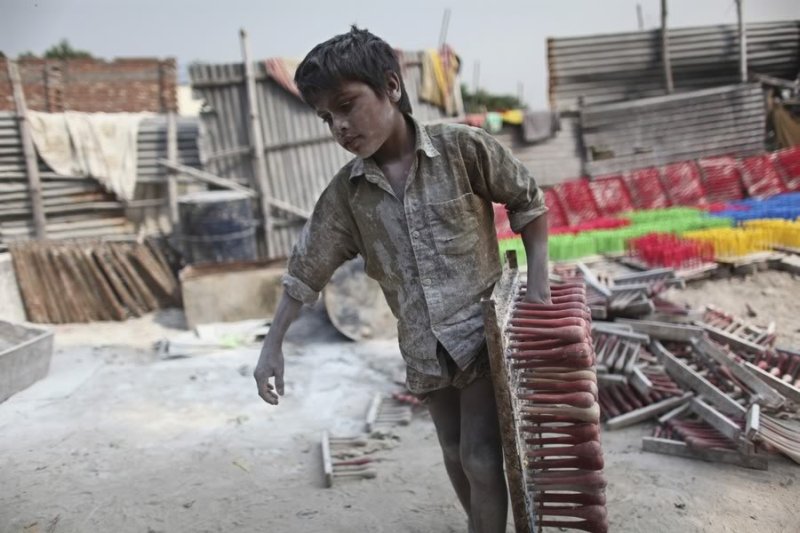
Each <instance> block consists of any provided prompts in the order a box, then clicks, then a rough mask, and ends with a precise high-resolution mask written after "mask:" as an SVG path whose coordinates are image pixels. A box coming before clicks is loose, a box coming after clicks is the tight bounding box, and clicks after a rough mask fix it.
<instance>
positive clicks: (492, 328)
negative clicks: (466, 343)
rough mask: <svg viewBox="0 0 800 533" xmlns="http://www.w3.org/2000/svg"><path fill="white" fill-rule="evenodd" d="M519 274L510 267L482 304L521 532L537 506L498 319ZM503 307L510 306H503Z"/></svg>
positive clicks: (529, 525)
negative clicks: (531, 505) (531, 504)
mask: <svg viewBox="0 0 800 533" xmlns="http://www.w3.org/2000/svg"><path fill="white" fill-rule="evenodd" d="M517 276H518V272H517V271H516V270H506V271H505V272H504V274H503V277H502V278H501V280H500V282H498V284H497V285H496V286H495V289H494V291H493V293H492V297H491V298H484V299H483V300H482V302H481V305H482V308H483V320H484V328H485V330H486V343H487V346H488V351H489V366H490V368H491V374H492V383H493V385H494V394H495V401H496V403H497V414H498V418H499V421H500V437H501V440H502V443H503V456H504V458H505V465H506V468H505V471H506V478H507V480H508V490H509V495H510V497H511V510H512V514H513V516H514V526H515V531H516V532H517V533H532V532H533V524H534V523H535V522H534V516H533V510H532V509H531V510H529V509H528V503H527V495H526V483H525V476H524V465H523V464H522V458H521V457H520V455H519V452H518V448H517V446H518V443H517V435H518V434H519V433H518V432H517V428H516V421H515V419H514V408H513V404H512V402H513V399H512V392H511V389H510V385H509V383H510V380H509V375H508V367H507V366H506V361H505V342H504V340H503V335H502V329H503V326H502V324H501V323H499V322H498V313H497V304H496V301H497V300H500V301H504V300H502V298H501V295H502V296H505V298H506V300H505V301H510V299H511V298H510V295H511V294H513V288H514V287H515V286H516V278H517ZM503 311H506V310H505V309H503ZM505 314H506V313H505V312H504V313H503V316H504V318H505Z"/></svg>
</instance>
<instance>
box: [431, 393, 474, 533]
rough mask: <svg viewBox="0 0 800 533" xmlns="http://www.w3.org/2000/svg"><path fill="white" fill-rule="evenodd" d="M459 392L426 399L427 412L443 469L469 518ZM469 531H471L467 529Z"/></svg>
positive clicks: (468, 496)
mask: <svg viewBox="0 0 800 533" xmlns="http://www.w3.org/2000/svg"><path fill="white" fill-rule="evenodd" d="M460 396H461V391H459V390H458V389H456V388H454V387H447V388H445V389H440V390H437V391H434V392H432V393H430V394H429V395H428V411H429V412H430V413H431V418H432V419H433V424H434V425H435V426H436V434H437V435H438V437H439V446H441V448H442V455H443V456H444V467H445V469H447V475H448V476H449V477H450V482H451V483H452V484H453V488H454V489H455V490H456V495H457V496H458V499H459V501H460V502H461V505H462V506H464V511H466V512H467V515H469V514H470V512H469V510H470V490H469V480H468V479H467V476H466V474H465V473H464V467H463V466H462V465H461V399H460ZM470 531H472V528H471V527H470Z"/></svg>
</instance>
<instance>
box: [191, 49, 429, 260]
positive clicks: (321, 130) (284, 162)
mask: <svg viewBox="0 0 800 533" xmlns="http://www.w3.org/2000/svg"><path fill="white" fill-rule="evenodd" d="M403 57H404V60H405V61H404V68H403V79H404V82H405V86H406V90H407V91H408V94H409V98H410V99H411V105H412V107H413V110H414V116H415V117H416V118H417V119H418V120H420V121H422V122H427V121H434V120H440V119H442V118H443V117H444V113H443V111H442V110H440V109H439V108H438V107H435V106H433V105H430V104H427V103H423V102H420V101H419V97H418V88H419V86H420V76H421V71H422V69H421V61H420V54H419V53H416V52H413V53H405V52H404V53H403ZM254 67H255V69H254V72H255V79H256V93H257V98H258V106H259V113H260V120H261V131H262V134H263V137H264V152H265V157H266V163H267V175H268V181H269V186H270V188H271V190H270V191H269V193H270V194H271V196H272V197H273V198H275V199H277V200H280V201H283V202H287V203H289V204H291V205H292V206H294V207H297V208H300V209H302V210H304V211H307V212H310V211H311V210H312V209H313V207H314V204H315V202H316V200H317V198H318V197H319V195H320V194H321V193H322V191H323V189H324V188H325V186H326V185H327V184H328V183H329V181H330V179H331V178H332V177H333V175H334V174H335V173H336V171H337V170H339V169H340V168H341V167H342V166H343V165H345V164H346V163H347V162H348V161H349V160H350V159H352V157H353V156H352V155H351V154H349V153H348V152H346V151H345V150H344V149H343V148H341V147H340V146H339V145H338V144H336V142H335V141H334V140H333V138H332V137H331V134H330V133H329V131H328V128H327V126H326V125H325V124H324V123H323V122H322V121H321V120H320V119H319V117H317V116H316V114H315V113H314V112H313V111H312V110H311V109H310V108H309V107H308V106H307V105H306V104H305V103H303V102H302V101H300V100H299V99H298V98H297V97H295V96H294V95H292V94H290V93H289V92H287V91H286V90H285V89H284V88H282V87H281V86H280V85H278V84H277V83H276V82H274V81H273V80H272V79H271V78H269V77H268V76H267V74H266V69H265V68H264V64H263V62H256V63H254ZM189 76H190V78H191V82H192V89H193V90H194V91H195V92H196V93H197V94H198V95H199V96H200V97H201V98H203V99H204V100H205V106H204V108H203V110H202V111H201V114H200V119H201V140H200V147H201V157H202V160H203V164H204V168H205V169H206V170H207V171H209V172H211V173H213V174H216V175H218V176H221V177H224V178H230V179H234V180H237V181H239V182H241V183H242V184H249V185H252V184H253V183H254V177H253V165H252V154H251V149H250V139H249V137H250V135H249V132H248V114H247V113H248V107H247V96H246V95H247V93H246V86H245V76H244V65H243V64H242V63H233V64H221V65H210V64H196V65H192V66H191V67H190V68H189ZM274 215H276V217H277V216H282V213H280V212H279V211H274ZM301 227H302V221H300V220H297V219H294V220H290V219H284V220H280V219H278V220H276V223H275V231H274V234H273V236H272V242H271V244H270V248H271V255H272V256H274V257H278V256H287V255H289V253H290V252H291V247H292V245H293V244H294V240H295V238H296V236H297V233H298V231H299V229H300V228H301Z"/></svg>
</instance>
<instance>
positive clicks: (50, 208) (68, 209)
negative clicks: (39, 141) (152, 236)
mask: <svg viewBox="0 0 800 533" xmlns="http://www.w3.org/2000/svg"><path fill="white" fill-rule="evenodd" d="M39 172H40V177H41V183H42V198H43V203H44V209H45V214H46V217H47V235H48V237H49V238H54V239H57V238H64V237H95V236H105V235H118V234H120V233H126V232H128V231H129V229H130V228H129V225H128V223H127V221H126V220H125V217H124V213H123V207H122V204H121V203H120V202H117V201H116V199H115V198H114V196H113V195H111V194H109V193H106V192H105V191H104V190H103V188H102V187H101V186H100V184H99V183H98V182H97V181H95V180H93V179H88V178H81V177H77V176H58V175H56V174H54V173H53V172H52V171H51V170H50V169H49V168H48V167H47V166H46V165H45V164H44V162H42V161H41V159H40V160H39ZM29 196H30V195H29V192H28V179H27V174H26V169H25V157H24V155H23V152H22V140H21V137H20V132H19V127H18V122H17V118H16V115H15V114H14V113H11V112H0V243H3V242H11V241H15V240H22V239H28V238H31V237H33V235H34V228H33V218H32V214H31V205H30V198H29Z"/></svg>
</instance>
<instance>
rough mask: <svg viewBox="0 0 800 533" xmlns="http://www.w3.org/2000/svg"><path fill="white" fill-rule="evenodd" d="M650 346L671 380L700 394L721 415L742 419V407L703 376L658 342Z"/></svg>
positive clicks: (743, 410)
mask: <svg viewBox="0 0 800 533" xmlns="http://www.w3.org/2000/svg"><path fill="white" fill-rule="evenodd" d="M650 346H651V349H652V352H653V353H654V354H655V355H656V357H658V359H659V361H660V362H661V364H663V365H664V369H665V370H666V371H667V372H668V373H669V375H670V377H672V379H674V380H676V381H678V382H679V383H680V384H681V385H683V386H685V387H687V388H689V389H691V390H693V391H695V392H696V393H698V394H702V395H703V396H705V397H706V398H707V399H708V401H710V402H711V403H713V404H714V405H715V406H716V407H717V408H718V409H720V410H721V411H722V412H723V413H726V414H729V415H733V416H736V417H744V415H745V408H744V407H742V406H741V405H739V404H738V403H736V402H735V401H734V400H733V399H731V397H730V396H728V395H727V394H725V393H724V392H722V391H721V390H719V389H718V388H717V387H716V386H714V385H713V384H712V383H711V382H710V381H708V380H707V379H705V378H704V377H703V376H701V375H699V374H698V373H697V372H695V371H694V370H692V369H691V368H689V366H688V365H687V364H686V363H684V362H683V361H681V360H679V359H678V358H677V357H675V356H674V355H672V354H671V353H670V352H669V350H667V349H666V348H664V346H663V345H662V344H661V343H660V342H658V341H653V342H652V343H651V345H650Z"/></svg>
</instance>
